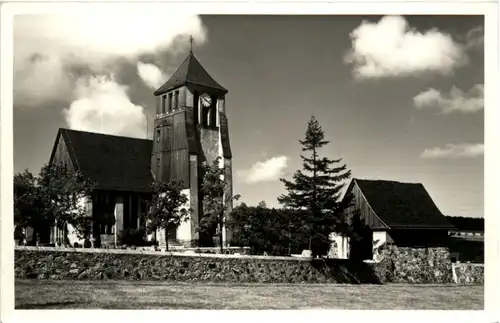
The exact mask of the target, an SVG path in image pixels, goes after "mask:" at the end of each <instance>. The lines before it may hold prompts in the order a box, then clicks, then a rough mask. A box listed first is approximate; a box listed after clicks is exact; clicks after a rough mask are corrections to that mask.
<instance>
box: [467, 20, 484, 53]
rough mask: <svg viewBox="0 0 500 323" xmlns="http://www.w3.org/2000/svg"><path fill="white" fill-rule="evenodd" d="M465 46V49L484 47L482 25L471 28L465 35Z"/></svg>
mask: <svg viewBox="0 0 500 323" xmlns="http://www.w3.org/2000/svg"><path fill="white" fill-rule="evenodd" d="M465 47H466V48H467V49H483V48H484V27H483V26H482V25H480V26H477V27H474V28H472V29H471V30H469V31H468V32H467V34H466V35H465Z"/></svg>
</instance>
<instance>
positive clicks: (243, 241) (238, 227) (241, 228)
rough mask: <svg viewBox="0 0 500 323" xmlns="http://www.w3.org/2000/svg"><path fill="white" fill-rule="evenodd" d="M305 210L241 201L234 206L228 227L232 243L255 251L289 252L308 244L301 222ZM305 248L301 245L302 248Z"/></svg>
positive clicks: (274, 253)
mask: <svg viewBox="0 0 500 323" xmlns="http://www.w3.org/2000/svg"><path fill="white" fill-rule="evenodd" d="M301 213H303V212H302V211H293V210H285V209H275V208H272V209H269V208H267V207H265V206H263V205H262V204H260V203H259V205H257V206H256V207H254V206H247V205H246V204H241V205H239V206H237V207H235V208H234V209H233V211H232V212H231V216H230V220H229V221H228V222H227V226H228V228H230V229H231V230H232V232H233V243H234V244H235V245H239V246H245V247H250V249H251V251H252V253H253V254H262V253H264V252H266V253H268V254H270V255H290V254H291V253H297V252H300V250H302V249H304V246H306V247H307V243H308V240H307V238H304V237H305V234H304V233H303V232H302V231H303V226H302V225H301V223H299V222H297V221H295V222H294V221H293V220H297V219H298V220H301V217H300V215H301ZM301 248H302V249H301Z"/></svg>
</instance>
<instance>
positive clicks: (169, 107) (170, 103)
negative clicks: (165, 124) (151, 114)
mask: <svg viewBox="0 0 500 323" xmlns="http://www.w3.org/2000/svg"><path fill="white" fill-rule="evenodd" d="M168 112H169V113H170V112H172V93H169V94H168Z"/></svg>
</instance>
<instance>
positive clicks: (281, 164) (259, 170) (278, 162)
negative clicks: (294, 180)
mask: <svg viewBox="0 0 500 323" xmlns="http://www.w3.org/2000/svg"><path fill="white" fill-rule="evenodd" d="M287 163H288V157H287V156H278V157H272V158H270V159H268V160H265V161H259V162H256V163H255V164H254V165H253V166H252V167H251V168H250V169H248V170H246V171H242V172H240V174H241V175H243V176H244V177H245V181H246V182H247V183H249V184H254V183H258V182H269V181H275V180H278V179H279V177H280V176H282V175H283V171H284V170H285V168H286V167H287Z"/></svg>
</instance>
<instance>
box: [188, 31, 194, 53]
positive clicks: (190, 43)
mask: <svg viewBox="0 0 500 323" xmlns="http://www.w3.org/2000/svg"><path fill="white" fill-rule="evenodd" d="M189 45H191V49H190V50H189V52H190V53H193V35H189Z"/></svg>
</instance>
